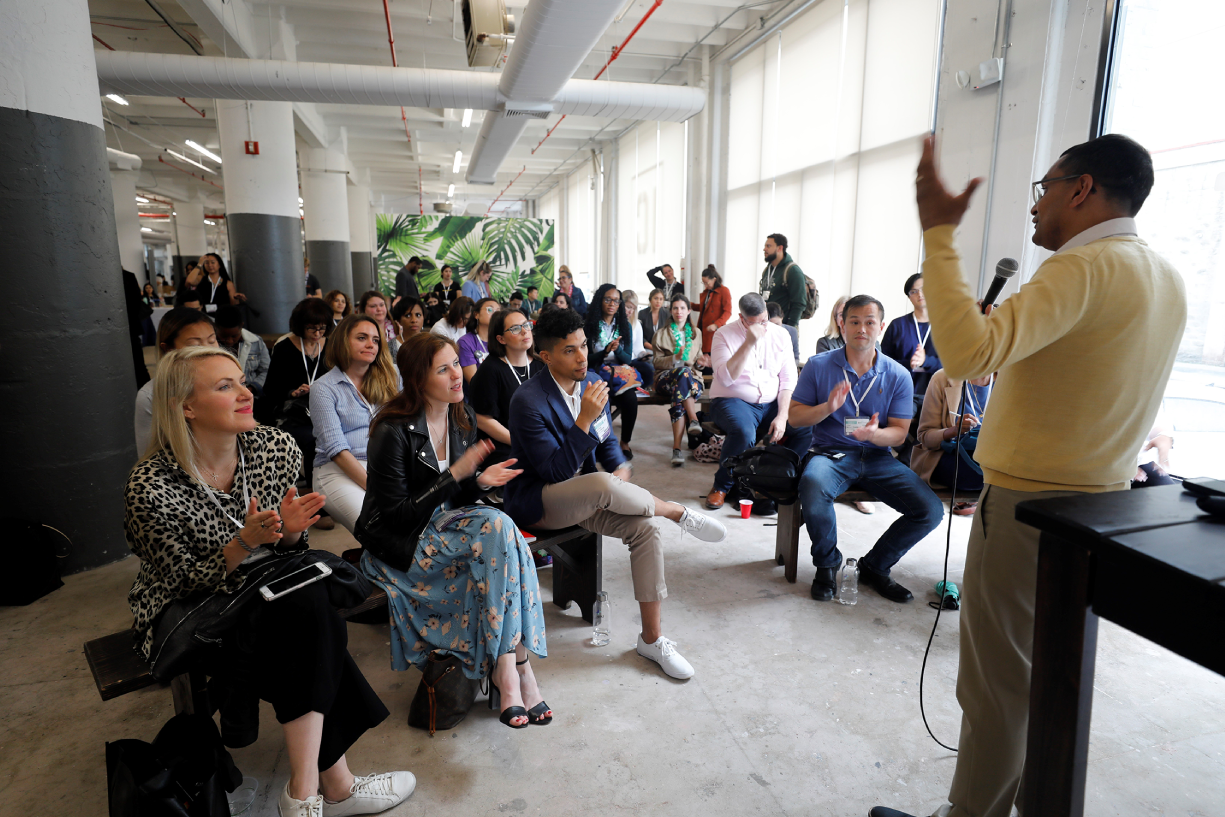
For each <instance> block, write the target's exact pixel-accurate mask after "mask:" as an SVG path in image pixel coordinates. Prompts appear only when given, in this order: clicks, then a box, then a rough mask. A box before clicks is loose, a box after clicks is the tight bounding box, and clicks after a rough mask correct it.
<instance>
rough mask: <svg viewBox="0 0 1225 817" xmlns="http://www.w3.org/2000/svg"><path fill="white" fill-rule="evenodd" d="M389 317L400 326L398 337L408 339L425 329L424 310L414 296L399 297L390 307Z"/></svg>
mask: <svg viewBox="0 0 1225 817" xmlns="http://www.w3.org/2000/svg"><path fill="white" fill-rule="evenodd" d="M391 319H392V320H393V321H395V322H396V325H398V326H399V327H400V337H401V338H402V339H403V340H408V339H409V338H411V337H412V336H413V335H415V334H417V333H418V332H422V331H424V330H425V311H424V310H422V308H421V302H420V301H418V300H417V299H416V298H401V299H400V300H398V301H396V305H395V306H393V307H392V308H391Z"/></svg>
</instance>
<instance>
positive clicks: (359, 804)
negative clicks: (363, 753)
mask: <svg viewBox="0 0 1225 817" xmlns="http://www.w3.org/2000/svg"><path fill="white" fill-rule="evenodd" d="M415 788H417V778H416V777H414V776H413V773H412V772H384V773H383V774H371V775H367V776H366V777H355V778H354V779H353V786H352V787H351V788H350V789H349V796H348V797H346V798H345V799H344V800H341V801H340V802H339V803H333V802H331V801H329V800H323V811H322V815H323V817H344V815H346V814H378V813H379V812H380V811H386V810H387V809H389V808H391V807H392V806H395V805H399V804H400V803H403V802H404V801H405V800H407V799H408V796H409V795H410V794H412V793H413V789H415Z"/></svg>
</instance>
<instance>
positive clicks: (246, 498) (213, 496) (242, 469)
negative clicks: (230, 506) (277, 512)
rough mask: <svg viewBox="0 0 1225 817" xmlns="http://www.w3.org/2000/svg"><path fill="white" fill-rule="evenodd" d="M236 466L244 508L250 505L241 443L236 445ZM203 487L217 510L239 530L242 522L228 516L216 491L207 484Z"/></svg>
mask: <svg viewBox="0 0 1225 817" xmlns="http://www.w3.org/2000/svg"><path fill="white" fill-rule="evenodd" d="M238 467H239V475H241V476H242V507H243V509H244V510H245V509H247V508H250V507H251V494H250V492H249V491H248V489H247V458H246V457H245V456H244V455H243V453H242V445H241V444H239V446H238ZM204 489H205V491H206V492H207V493H208V498H209V499H211V500H212V501H213V504H214V505H216V506H217V510H219V511H221V513H222V514H223V515H225V517H226V518H227V519H229V520H230V521H231V522H233V523H234V527H236V528H237V529H238V530H240V531H241V530H242V528H243V523H242V522H239V521H238V520H237V519H235V518H234V517H233V516H230V512H229V511H227V510H226V509H225V507H224V506H222V504H221V501H220V500H218V499H217V494H216V491H214V490H213V488H212V487H211V486H209V485H205V486H204Z"/></svg>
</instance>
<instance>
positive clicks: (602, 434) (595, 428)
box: [575, 383, 612, 442]
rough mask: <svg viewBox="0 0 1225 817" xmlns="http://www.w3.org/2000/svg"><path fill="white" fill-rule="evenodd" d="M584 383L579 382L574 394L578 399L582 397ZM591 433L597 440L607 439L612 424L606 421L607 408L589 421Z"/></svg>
mask: <svg viewBox="0 0 1225 817" xmlns="http://www.w3.org/2000/svg"><path fill="white" fill-rule="evenodd" d="M585 385H587V384H586V383H579V384H578V389H577V394H576V395H575V396H576V397H578V398H579V399H580V400H581V399H582V394H583V386H585ZM591 433H592V434H593V435H595V438H596V441H597V442H604V441H605V440H607V439H608V435H609V434H611V433H612V425H611V424H610V423H609V422H608V410H607V409H605V410H604V411H601V412H600V416H599V417H596V418H595V419H594V420H592V421H591Z"/></svg>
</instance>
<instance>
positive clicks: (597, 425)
mask: <svg viewBox="0 0 1225 817" xmlns="http://www.w3.org/2000/svg"><path fill="white" fill-rule="evenodd" d="M611 431H612V429H611V428H610V427H609V425H608V415H607V414H601V415H600V416H599V417H597V418H596V419H595V420H594V421H593V422H592V423H591V433H592V434H594V435H595V437H596V439H597V440H599V441H600V442H604V441H605V440H607V439H608V435H609V433H610V432H611Z"/></svg>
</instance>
